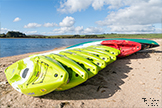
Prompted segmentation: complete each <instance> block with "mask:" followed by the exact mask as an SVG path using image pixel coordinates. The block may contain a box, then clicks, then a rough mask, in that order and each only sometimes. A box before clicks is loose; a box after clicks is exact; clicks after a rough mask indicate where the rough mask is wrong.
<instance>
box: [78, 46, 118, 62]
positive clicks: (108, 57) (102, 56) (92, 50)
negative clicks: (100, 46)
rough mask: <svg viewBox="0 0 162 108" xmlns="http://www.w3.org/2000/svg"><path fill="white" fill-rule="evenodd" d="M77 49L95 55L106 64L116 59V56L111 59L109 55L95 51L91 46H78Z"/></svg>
mask: <svg viewBox="0 0 162 108" xmlns="http://www.w3.org/2000/svg"><path fill="white" fill-rule="evenodd" d="M79 50H81V51H85V52H88V53H91V54H94V55H96V56H97V57H99V58H101V59H102V60H104V61H105V62H106V64H109V63H110V62H113V61H114V60H116V57H115V58H114V59H111V58H110V56H109V55H107V54H104V53H101V52H98V51H95V50H94V49H92V48H79Z"/></svg>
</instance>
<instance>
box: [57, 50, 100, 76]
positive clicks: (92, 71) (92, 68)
mask: <svg viewBox="0 0 162 108" xmlns="http://www.w3.org/2000/svg"><path fill="white" fill-rule="evenodd" d="M59 54H61V55H64V56H66V57H68V58H70V59H72V60H74V61H75V62H77V63H78V64H79V65H80V66H81V67H82V68H83V69H84V70H86V71H87V72H88V78H91V77H93V76H94V75H96V74H97V73H98V71H99V68H98V66H96V65H95V64H93V63H92V62H91V61H89V60H88V59H86V58H85V57H83V56H80V55H78V54H77V53H74V52H68V51H61V52H60V53H59Z"/></svg>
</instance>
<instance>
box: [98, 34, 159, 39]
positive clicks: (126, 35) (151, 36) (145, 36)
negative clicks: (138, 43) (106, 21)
mask: <svg viewBox="0 0 162 108" xmlns="http://www.w3.org/2000/svg"><path fill="white" fill-rule="evenodd" d="M97 36H98V37H100V36H104V37H105V38H162V34H101V35H97Z"/></svg>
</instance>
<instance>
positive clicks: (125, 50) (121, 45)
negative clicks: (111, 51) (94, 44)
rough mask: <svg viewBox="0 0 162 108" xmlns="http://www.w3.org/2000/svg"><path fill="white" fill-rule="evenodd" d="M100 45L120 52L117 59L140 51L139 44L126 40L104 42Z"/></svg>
mask: <svg viewBox="0 0 162 108" xmlns="http://www.w3.org/2000/svg"><path fill="white" fill-rule="evenodd" d="M101 44H102V45H105V46H109V47H112V48H116V49H119V50H120V52H121V53H120V54H119V55H118V57H125V56H128V55H131V54H133V53H135V52H137V51H139V50H141V44H140V43H137V42H133V41H128V40H105V41H102V42H101Z"/></svg>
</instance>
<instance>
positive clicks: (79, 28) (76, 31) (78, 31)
mask: <svg viewBox="0 0 162 108" xmlns="http://www.w3.org/2000/svg"><path fill="white" fill-rule="evenodd" d="M83 31H84V28H83V26H77V27H75V33H76V34H80V33H82V32H83Z"/></svg>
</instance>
